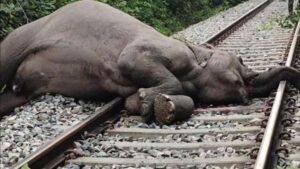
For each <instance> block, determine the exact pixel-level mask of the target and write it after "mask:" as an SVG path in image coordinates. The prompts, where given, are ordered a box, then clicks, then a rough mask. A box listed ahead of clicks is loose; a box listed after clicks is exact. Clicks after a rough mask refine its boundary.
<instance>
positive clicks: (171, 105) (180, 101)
mask: <svg viewBox="0 0 300 169" xmlns="http://www.w3.org/2000/svg"><path fill="white" fill-rule="evenodd" d="M193 110H194V101H193V100H192V99H191V98H190V97H188V96H184V95H166V94H159V95H157V96H156V98H155V102H154V113H155V120H156V122H157V123H159V124H171V123H173V122H175V121H182V120H186V119H187V118H189V117H190V116H191V114H192V113H193Z"/></svg>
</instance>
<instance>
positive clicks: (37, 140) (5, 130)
mask: <svg viewBox="0 0 300 169" xmlns="http://www.w3.org/2000/svg"><path fill="white" fill-rule="evenodd" d="M101 105H102V103H92V102H86V101H82V100H79V101H76V100H75V99H74V98H69V97H63V96H61V95H55V96H52V95H44V96H41V97H39V98H37V99H35V100H33V101H31V102H30V103H28V104H26V105H24V106H21V107H18V108H16V109H15V111H14V113H13V114H12V115H9V116H6V117H3V119H2V120H1V122H0V127H1V135H0V143H1V145H0V146H1V149H0V154H1V164H0V168H5V167H8V166H11V165H13V164H15V163H17V162H18V161H19V160H21V159H23V158H25V157H27V156H28V155H29V154H31V153H33V152H34V151H36V150H37V149H38V148H39V147H40V146H42V145H43V144H46V143H47V142H49V141H51V140H52V139H54V138H55V137H56V136H58V135H60V134H61V133H63V132H64V131H66V130H67V129H69V128H70V127H72V126H74V125H76V124H78V123H80V122H81V121H83V120H84V119H86V118H87V117H88V116H89V115H91V114H93V113H94V112H95V110H97V109H99V108H100V107H101Z"/></svg>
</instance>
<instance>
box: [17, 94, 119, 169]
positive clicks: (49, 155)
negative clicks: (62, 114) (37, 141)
mask: <svg viewBox="0 0 300 169" xmlns="http://www.w3.org/2000/svg"><path fill="white" fill-rule="evenodd" d="M121 103H122V99H121V98H115V99H114V100H112V101H110V102H108V103H107V104H105V105H104V106H103V107H102V108H100V110H99V111H98V112H95V114H94V115H91V116H90V117H88V118H87V119H86V120H85V121H83V122H81V123H79V124H77V125H75V126H73V127H72V128H71V129H70V130H68V131H66V132H65V133H63V134H62V135H60V136H59V137H57V138H56V139H54V140H53V141H52V142H51V143H49V144H46V145H44V146H43V147H42V148H41V149H39V150H37V151H36V152H35V153H33V154H32V155H30V156H29V157H27V158H25V159H24V160H22V161H20V162H19V163H17V164H16V165H14V166H13V167H12V168H13V169H19V168H21V167H22V166H24V165H26V164H27V165H28V166H29V168H31V169H41V168H47V169H49V168H55V167H56V166H57V165H59V164H60V163H61V162H63V161H64V152H65V151H66V150H67V149H68V148H69V147H70V146H71V145H72V144H73V141H75V140H77V139H78V138H79V136H80V135H81V134H82V133H83V132H84V131H91V130H92V129H94V128H95V126H98V125H99V123H103V122H105V121H106V120H107V119H108V118H109V117H111V116H112V115H114V114H115V113H116V112H118V111H119V110H118V109H119V108H121Z"/></svg>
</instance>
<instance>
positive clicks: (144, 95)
mask: <svg viewBox="0 0 300 169" xmlns="http://www.w3.org/2000/svg"><path fill="white" fill-rule="evenodd" d="M139 98H140V114H141V116H142V119H143V121H144V122H145V123H149V122H151V120H152V119H153V102H154V98H155V94H154V93H152V92H149V91H147V89H139Z"/></svg>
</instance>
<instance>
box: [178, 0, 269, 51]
mask: <svg viewBox="0 0 300 169" xmlns="http://www.w3.org/2000/svg"><path fill="white" fill-rule="evenodd" d="M262 2H264V0H249V1H246V2H244V3H241V4H239V5H237V6H235V7H233V8H230V9H228V10H226V11H223V12H220V13H218V14H216V15H214V16H212V17H210V18H208V19H206V20H204V21H202V22H199V23H197V24H195V25H192V26H190V27H188V28H187V29H185V30H183V31H180V32H178V33H175V34H174V35H173V36H172V37H173V38H176V39H179V40H182V41H186V42H189V43H192V44H198V45H199V44H202V43H203V42H205V41H206V40H207V39H208V38H210V37H211V36H213V35H214V34H216V33H218V32H219V31H220V30H222V29H224V28H225V27H227V26H228V25H230V24H232V23H233V22H234V21H235V20H237V19H238V18H240V17H241V16H243V15H244V14H245V13H247V12H248V11H250V10H251V9H253V8H254V7H256V6H257V5H259V4H260V3H262Z"/></svg>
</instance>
